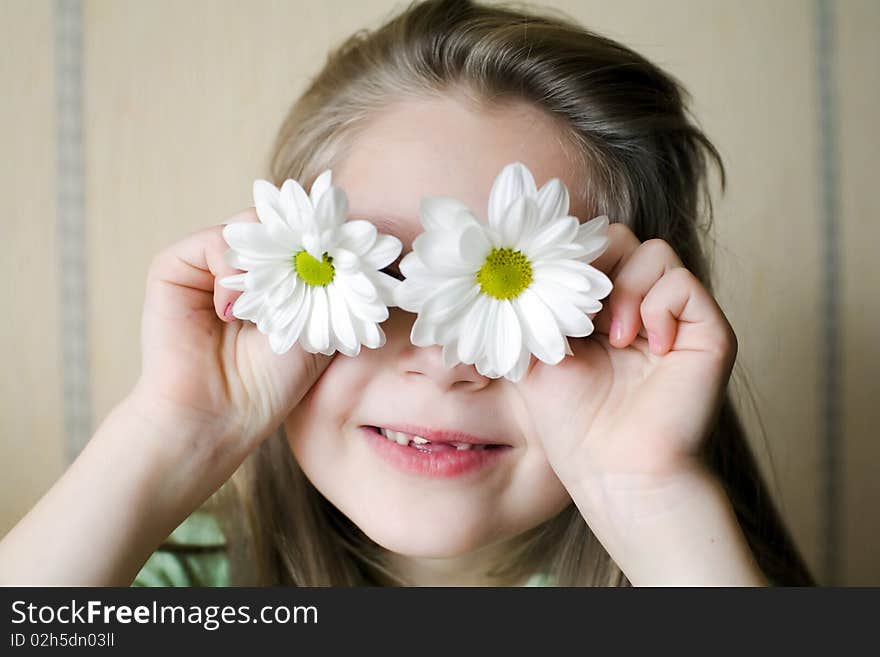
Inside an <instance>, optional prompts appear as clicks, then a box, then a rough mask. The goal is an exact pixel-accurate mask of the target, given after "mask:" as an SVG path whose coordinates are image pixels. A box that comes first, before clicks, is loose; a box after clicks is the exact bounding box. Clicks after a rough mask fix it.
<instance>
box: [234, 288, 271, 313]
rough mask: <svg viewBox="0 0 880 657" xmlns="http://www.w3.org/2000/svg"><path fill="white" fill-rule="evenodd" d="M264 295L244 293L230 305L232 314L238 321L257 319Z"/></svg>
mask: <svg viewBox="0 0 880 657" xmlns="http://www.w3.org/2000/svg"><path fill="white" fill-rule="evenodd" d="M264 296H265V295H263V294H259V293H256V292H245V293H244V294H242V295H241V296H239V297H238V299H236V300H235V303H233V304H232V314H233V316H235V317H237V318H238V319H252V318H254V317H257V315H258V313H259V311H260V308H261V307H262V305H263V298H264Z"/></svg>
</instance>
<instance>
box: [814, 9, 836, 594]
mask: <svg viewBox="0 0 880 657" xmlns="http://www.w3.org/2000/svg"><path fill="white" fill-rule="evenodd" d="M834 9H835V7H834V2H833V0H816V1H815V21H816V58H817V61H816V74H817V80H816V87H817V90H818V95H819V97H818V109H819V126H818V128H819V153H818V157H819V166H818V171H819V176H820V180H819V181H818V182H819V185H818V189H819V201H820V213H819V220H820V226H819V244H820V248H821V249H822V252H821V253H820V263H821V265H822V272H821V280H820V283H819V295H818V300H819V308H818V309H817V313H816V316H817V317H819V318H820V321H821V322H822V325H821V327H820V333H819V335H820V349H821V351H820V358H821V362H820V363H819V365H820V367H819V374H820V382H819V385H820V389H819V399H820V400H821V402H820V407H819V412H820V414H821V417H819V418H818V420H819V428H820V434H819V435H820V447H821V452H820V454H821V458H822V461H821V463H822V465H823V472H822V487H823V491H822V492H823V495H822V498H821V499H822V500H823V503H824V508H823V510H822V511H823V519H822V536H821V540H820V545H822V550H823V553H822V555H821V557H822V566H823V569H824V579H825V584H831V585H833V584H836V583H837V582H838V581H839V577H840V563H839V555H840V536H841V532H840V518H839V509H840V484H841V474H840V451H841V450H840V441H841V440H843V434H842V431H841V428H842V427H841V420H840V380H841V371H840V370H841V363H842V361H841V352H840V344H841V325H840V322H841V313H840V303H839V298H840V265H841V263H840V258H841V253H840V237H839V224H838V221H839V217H840V206H839V196H838V193H839V190H838V171H839V169H838V155H839V152H838V135H837V88H836V87H837V78H836V44H835V20H834V19H835V11H834Z"/></svg>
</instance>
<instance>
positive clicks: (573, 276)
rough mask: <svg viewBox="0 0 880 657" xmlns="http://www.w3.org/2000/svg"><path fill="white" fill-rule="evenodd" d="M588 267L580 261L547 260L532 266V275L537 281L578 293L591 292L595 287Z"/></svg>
mask: <svg viewBox="0 0 880 657" xmlns="http://www.w3.org/2000/svg"><path fill="white" fill-rule="evenodd" d="M587 267H589V265H588V264H586V263H584V262H580V261H578V260H545V261H539V262H536V263H535V264H534V265H532V275H533V278H534V280H535V281H540V282H544V283H547V284H549V285H558V286H559V287H561V288H562V289H567V290H573V291H576V292H589V291H590V290H591V289H592V288H593V286H592V284H591V283H590V279H589V278H588V271H587Z"/></svg>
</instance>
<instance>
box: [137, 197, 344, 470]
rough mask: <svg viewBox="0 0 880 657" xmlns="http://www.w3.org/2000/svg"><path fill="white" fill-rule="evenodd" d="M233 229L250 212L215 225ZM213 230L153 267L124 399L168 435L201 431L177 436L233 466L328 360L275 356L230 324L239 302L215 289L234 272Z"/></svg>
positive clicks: (297, 350) (259, 337)
mask: <svg viewBox="0 0 880 657" xmlns="http://www.w3.org/2000/svg"><path fill="white" fill-rule="evenodd" d="M241 221H253V222H256V221H258V218H257V215H256V212H255V210H254V208H249V209H248V210H245V211H243V212H241V213H239V214H237V215H235V216H233V217H232V218H231V219H229V220H228V221H227V222H224V224H225V223H231V222H241ZM223 227H224V226H223V224H221V225H217V226H211V227H210V228H205V229H203V230H199V231H197V232H195V233H193V234H191V235H190V236H189V237H187V238H185V239H184V240H182V241H180V242H177V243H176V244H174V245H172V246H170V247H168V248H167V249H165V250H164V251H162V252H161V253H159V254H158V255H157V256H156V257H155V258H154V260H153V262H152V264H151V266H150V270H149V274H148V276H147V290H146V300H145V302H144V311H143V323H142V331H141V342H142V348H143V350H142V351H143V372H142V375H141V378H140V380H139V381H138V384H137V386H136V388H135V392H134V393H133V397H134V398H135V399H136V400H137V402H138V405H139V406H140V407H141V408H144V409H145V411H146V413H147V414H149V415H151V416H152V417H153V418H154V419H155V417H156V414H158V416H159V418H160V419H162V418H167V419H168V421H169V422H170V424H169V426H175V427H177V426H179V425H180V424H181V423H184V424H186V426H187V428H188V429H192V428H193V425H195V427H196V428H198V429H200V430H201V431H200V432H193V431H187V432H185V435H192V434H193V433H201V434H202V435H204V437H205V438H204V440H205V441H206V444H205V446H206V447H207V449H208V452H207V453H208V454H222V455H223V457H224V460H226V459H225V457H226V456H229V457H230V458H231V459H232V460H233V461H237V462H240V461H241V460H243V459H244V457H245V456H246V455H247V454H248V453H249V452H250V451H251V450H252V449H254V448H255V447H256V446H257V445H258V444H259V443H260V442H261V441H262V440H263V439H264V438H266V437H267V436H268V435H269V434H270V433H271V432H272V431H273V430H274V429H276V428H277V427H278V426H279V425H280V424H281V423H282V422H283V421H284V419H285V418H286V417H287V415H288V414H289V413H290V411H291V410H292V409H293V408H294V407H295V406H296V405H297V403H299V401H300V400H301V399H302V398H303V396H304V395H305V394H306V393H307V392H308V390H309V388H310V387H311V386H312V385H313V384H314V383H315V381H317V379H318V378H319V377H320V375H321V374H322V373H323V371H324V370H325V369H326V367H327V365H328V364H329V363H330V361H331V360H332V359H333V356H325V355H322V354H311V353H308V352H306V351H303V349H302V348H301V347H300V346H299V344H295V345H294V346H293V348H292V349H291V350H290V351H288V352H287V353H285V354H283V355H278V354H276V353H274V352H273V351H272V350H271V349H270V347H269V340H268V338H267V337H266V336H265V335H263V334H262V333H260V332H259V331H258V330H257V327H256V325H255V324H253V323H252V322H244V321H240V320H238V319H236V318H235V317H234V316H233V315H232V303H233V302H234V301H235V299H236V298H238V296H239V295H240V294H241V292H237V291H233V290H228V289H226V288H224V287H222V286H221V285H220V284H219V282H218V281H219V279H221V278H223V277H224V276H228V275H231V274H237V273H241V272H240V270H238V269H235V268H233V267H230V266H229V265H227V264H226V263H225V262H224V260H223V254H224V253H225V251H226V250H227V249H228V248H229V247H228V245H227V244H226V241H225V240H224V239H223ZM178 433H181V432H178ZM227 463H229V461H227ZM237 464H238V463H235V464H234V465H237Z"/></svg>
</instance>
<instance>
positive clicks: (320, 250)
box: [303, 230, 324, 260]
mask: <svg viewBox="0 0 880 657" xmlns="http://www.w3.org/2000/svg"><path fill="white" fill-rule="evenodd" d="M303 248H304V249H305V250H306V251H307V252H308V254H309V255H310V256H312V257H313V258H314V259H315V260H322V259H323V258H324V245H323V242H322V241H321V237H320V235H318V233H317V232H316V231H314V230H309V231H307V232H306V233H305V234H304V235H303Z"/></svg>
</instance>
